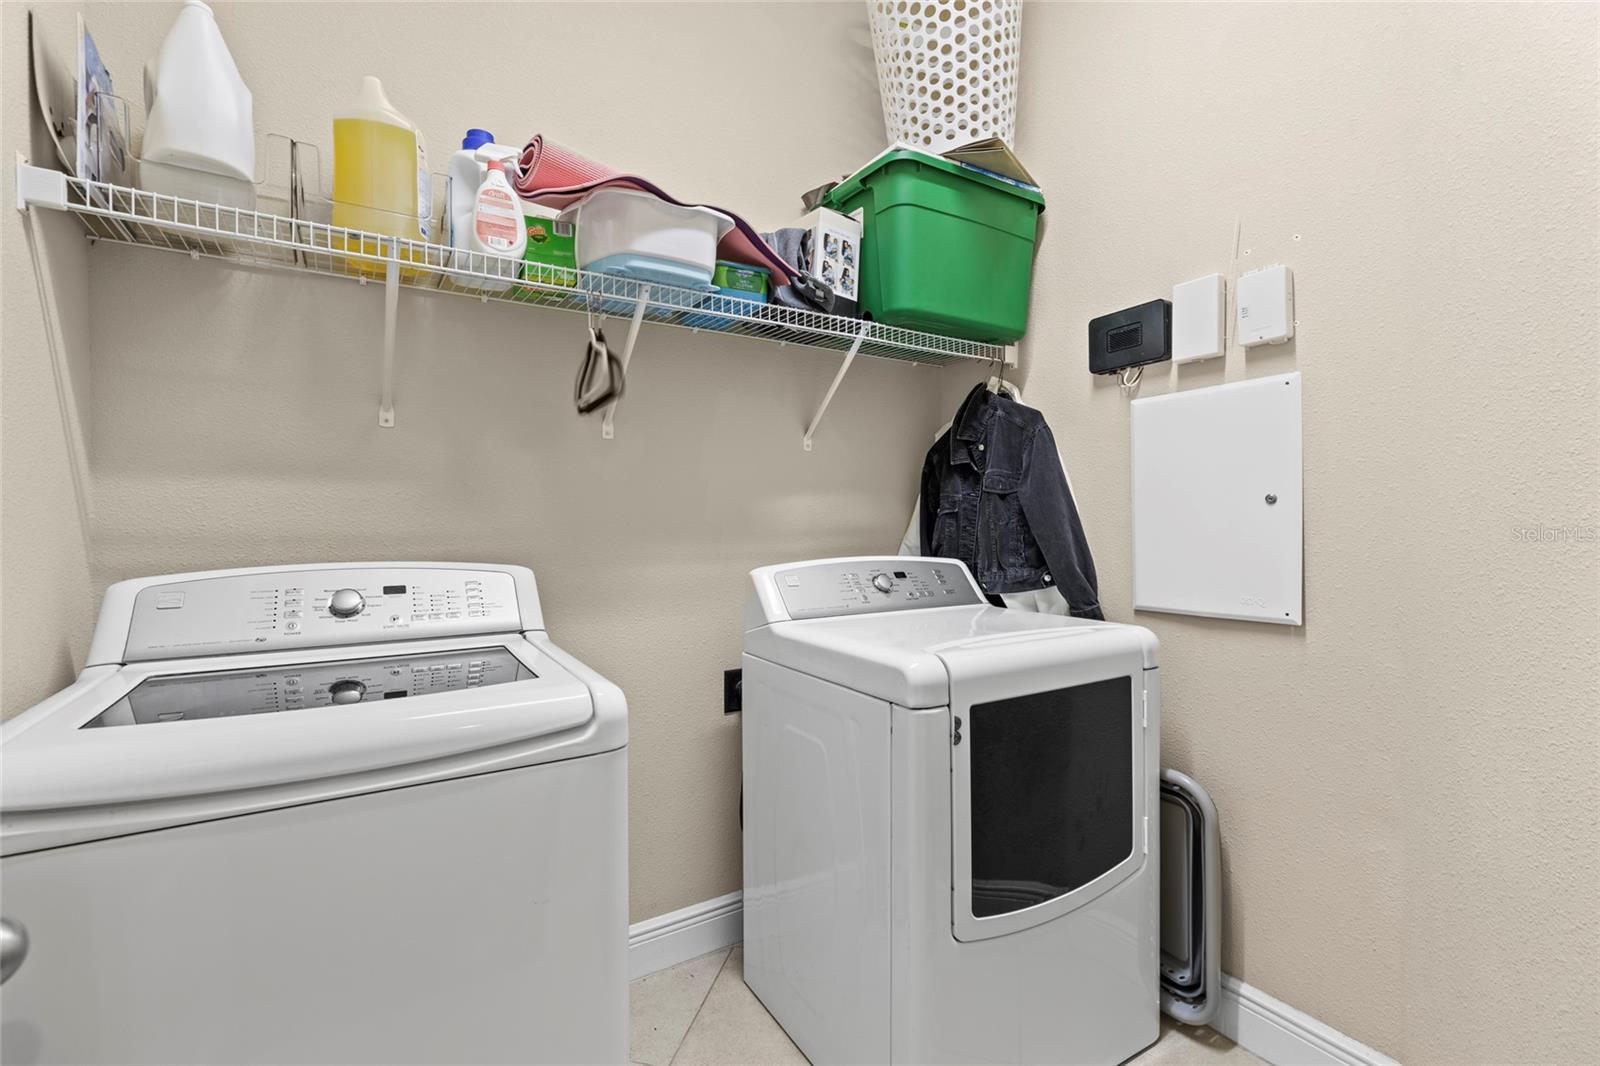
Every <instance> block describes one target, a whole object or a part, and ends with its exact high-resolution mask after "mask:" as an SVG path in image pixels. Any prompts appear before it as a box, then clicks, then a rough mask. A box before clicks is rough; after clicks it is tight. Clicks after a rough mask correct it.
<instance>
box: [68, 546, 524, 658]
mask: <svg viewBox="0 0 1600 1066" xmlns="http://www.w3.org/2000/svg"><path fill="white" fill-rule="evenodd" d="M521 600H531V601H532V610H531V611H523V610H521V609H519V602H520V601H521ZM529 613H531V614H533V615H534V616H535V617H534V618H532V619H529V618H525V617H524V616H525V615H526V614H529ZM537 614H538V607H537V598H536V597H535V596H534V593H533V574H532V573H531V572H530V571H528V570H526V569H524V568H521V567H505V568H501V569H488V568H482V569H478V568H471V567H464V566H449V565H433V566H406V565H373V566H339V567H327V568H307V569H294V568H288V567H269V568H266V569H263V570H252V571H218V572H214V573H209V574H185V575H177V576H175V577H172V578H150V579H145V580H142V581H133V582H124V583H122V584H120V585H115V586H112V589H111V590H110V591H109V592H108V593H107V594H106V600H105V603H104V605H103V606H102V609H101V617H100V624H99V627H98V628H97V629H96V631H95V641H94V648H93V649H92V650H91V662H98V661H113V660H114V661H119V662H147V661H150V660H152V659H184V658H192V657H195V656H201V655H229V654H235V653H239V652H253V651H281V650H284V649H288V648H306V647H336V646H341V645H350V644H374V643H383V642H389V641H395V640H413V639H418V638H423V637H453V636H466V635H471V634H478V633H515V632H519V631H522V630H525V629H534V628H540V627H541V626H542V623H540V622H539V621H538V620H537ZM123 634H125V637H123ZM119 638H120V639H119ZM97 655H101V656H105V658H96V656H97Z"/></svg>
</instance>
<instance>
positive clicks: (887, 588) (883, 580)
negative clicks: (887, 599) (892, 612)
mask: <svg viewBox="0 0 1600 1066" xmlns="http://www.w3.org/2000/svg"><path fill="white" fill-rule="evenodd" d="M872 587H873V588H875V589H877V590H878V591H879V592H893V591H894V581H893V580H892V579H891V578H890V577H889V575H888V574H874V575H873V576H872Z"/></svg>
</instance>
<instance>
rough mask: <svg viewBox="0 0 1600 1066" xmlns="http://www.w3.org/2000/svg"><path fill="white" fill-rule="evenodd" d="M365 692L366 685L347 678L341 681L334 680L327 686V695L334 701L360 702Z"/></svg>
mask: <svg viewBox="0 0 1600 1066" xmlns="http://www.w3.org/2000/svg"><path fill="white" fill-rule="evenodd" d="M366 694H367V686H366V685H363V684H362V683H361V682H359V681H354V680H351V679H349V678H346V679H345V680H343V681H335V682H334V683H333V684H331V685H329V686H328V695H329V696H330V697H332V698H333V702H334V703H360V702H361V697H363V696H365V695H366Z"/></svg>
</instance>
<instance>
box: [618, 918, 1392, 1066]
mask: <svg viewBox="0 0 1600 1066" xmlns="http://www.w3.org/2000/svg"><path fill="white" fill-rule="evenodd" d="M742 939H744V902H743V893H740V892H729V893H728V894H727V895H726V896H718V897H717V898H716V899H708V900H706V901H705V902H704V903H694V904H691V905H689V906H687V907H684V908H683V909H682V910H676V911H673V912H672V913H671V914H663V915H661V916H660V917H657V918H646V919H645V920H644V921H642V922H635V923H634V924H633V925H631V926H629V927H628V980H630V981H632V980H635V979H636V978H640V977H644V976H645V975H647V974H652V973H655V972H657V971H658V970H665V969H668V968H669V967H672V966H676V965H678V963H680V962H688V961H689V960H690V959H697V958H699V957H700V956H701V955H708V954H710V953H711V952H713V951H717V950H719V949H721V948H726V947H732V946H733V945H734V944H737V943H739V941H740V940H742ZM1212 1027H1213V1028H1214V1029H1216V1030H1217V1032H1219V1033H1221V1034H1222V1035H1223V1036H1225V1037H1227V1038H1228V1039H1229V1040H1232V1041H1233V1042H1234V1043H1235V1044H1238V1045H1239V1046H1240V1047H1242V1048H1244V1049H1245V1050H1246V1051H1248V1052H1250V1053H1251V1054H1252V1055H1254V1056H1256V1057H1257V1058H1260V1059H1265V1060H1266V1061H1267V1062H1269V1063H1272V1064H1273V1066H1399V1064H1398V1063H1396V1062H1395V1060H1394V1059H1391V1058H1390V1057H1389V1056H1387V1055H1385V1054H1383V1053H1382V1052H1380V1051H1376V1050H1374V1049H1372V1048H1369V1047H1367V1045H1365V1044H1363V1043H1361V1042H1360V1041H1359V1040H1355V1039H1353V1038H1351V1037H1348V1036H1346V1035H1345V1034H1343V1033H1341V1032H1339V1031H1338V1030H1337V1029H1334V1028H1333V1027H1331V1026H1328V1025H1324V1024H1323V1023H1321V1022H1319V1021H1317V1019H1315V1018H1313V1017H1311V1015H1309V1014H1306V1013H1304V1012H1303V1011H1298V1010H1295V1009H1294V1008H1293V1007H1291V1006H1289V1004H1287V1003H1284V1002H1283V1001H1282V1000H1278V999H1274V998H1273V997H1271V996H1269V995H1267V994H1266V993H1265V992H1263V991H1261V990H1260V989H1259V988H1254V987H1252V986H1250V985H1247V984H1245V983H1244V982H1243V981H1241V980H1239V979H1238V978H1237V977H1233V976H1231V975H1229V974H1223V975H1222V999H1221V1001H1220V1002H1219V1003H1218V1004H1217V1018H1216V1021H1215V1022H1214V1023H1213V1026H1212Z"/></svg>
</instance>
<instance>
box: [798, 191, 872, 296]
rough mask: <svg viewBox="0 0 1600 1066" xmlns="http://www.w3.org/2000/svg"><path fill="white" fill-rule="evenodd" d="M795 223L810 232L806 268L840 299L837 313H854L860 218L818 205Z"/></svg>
mask: <svg viewBox="0 0 1600 1066" xmlns="http://www.w3.org/2000/svg"><path fill="white" fill-rule="evenodd" d="M858 214H859V212H858ZM795 225H797V226H799V227H800V228H801V229H803V230H805V231H806V233H807V234H809V238H808V242H807V243H808V247H809V248H810V259H809V261H808V262H807V263H806V269H807V270H808V271H809V272H810V273H811V274H813V275H815V276H816V277H819V278H821V279H822V282H823V284H825V285H827V286H828V287H829V288H830V289H832V290H833V295H834V297H835V298H836V299H837V300H838V301H842V306H841V305H840V304H836V305H835V308H834V310H835V311H836V312H838V313H840V314H848V315H853V314H855V312H856V307H857V306H858V301H859V300H860V298H861V297H860V293H861V219H859V218H857V217H854V216H852V215H844V214H840V213H839V212H838V211H833V210H830V209H829V208H826V207H819V208H817V209H816V210H815V211H812V212H811V213H810V214H808V215H806V216H805V217H804V218H802V219H801V220H800V221H799V222H797V223H795Z"/></svg>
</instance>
